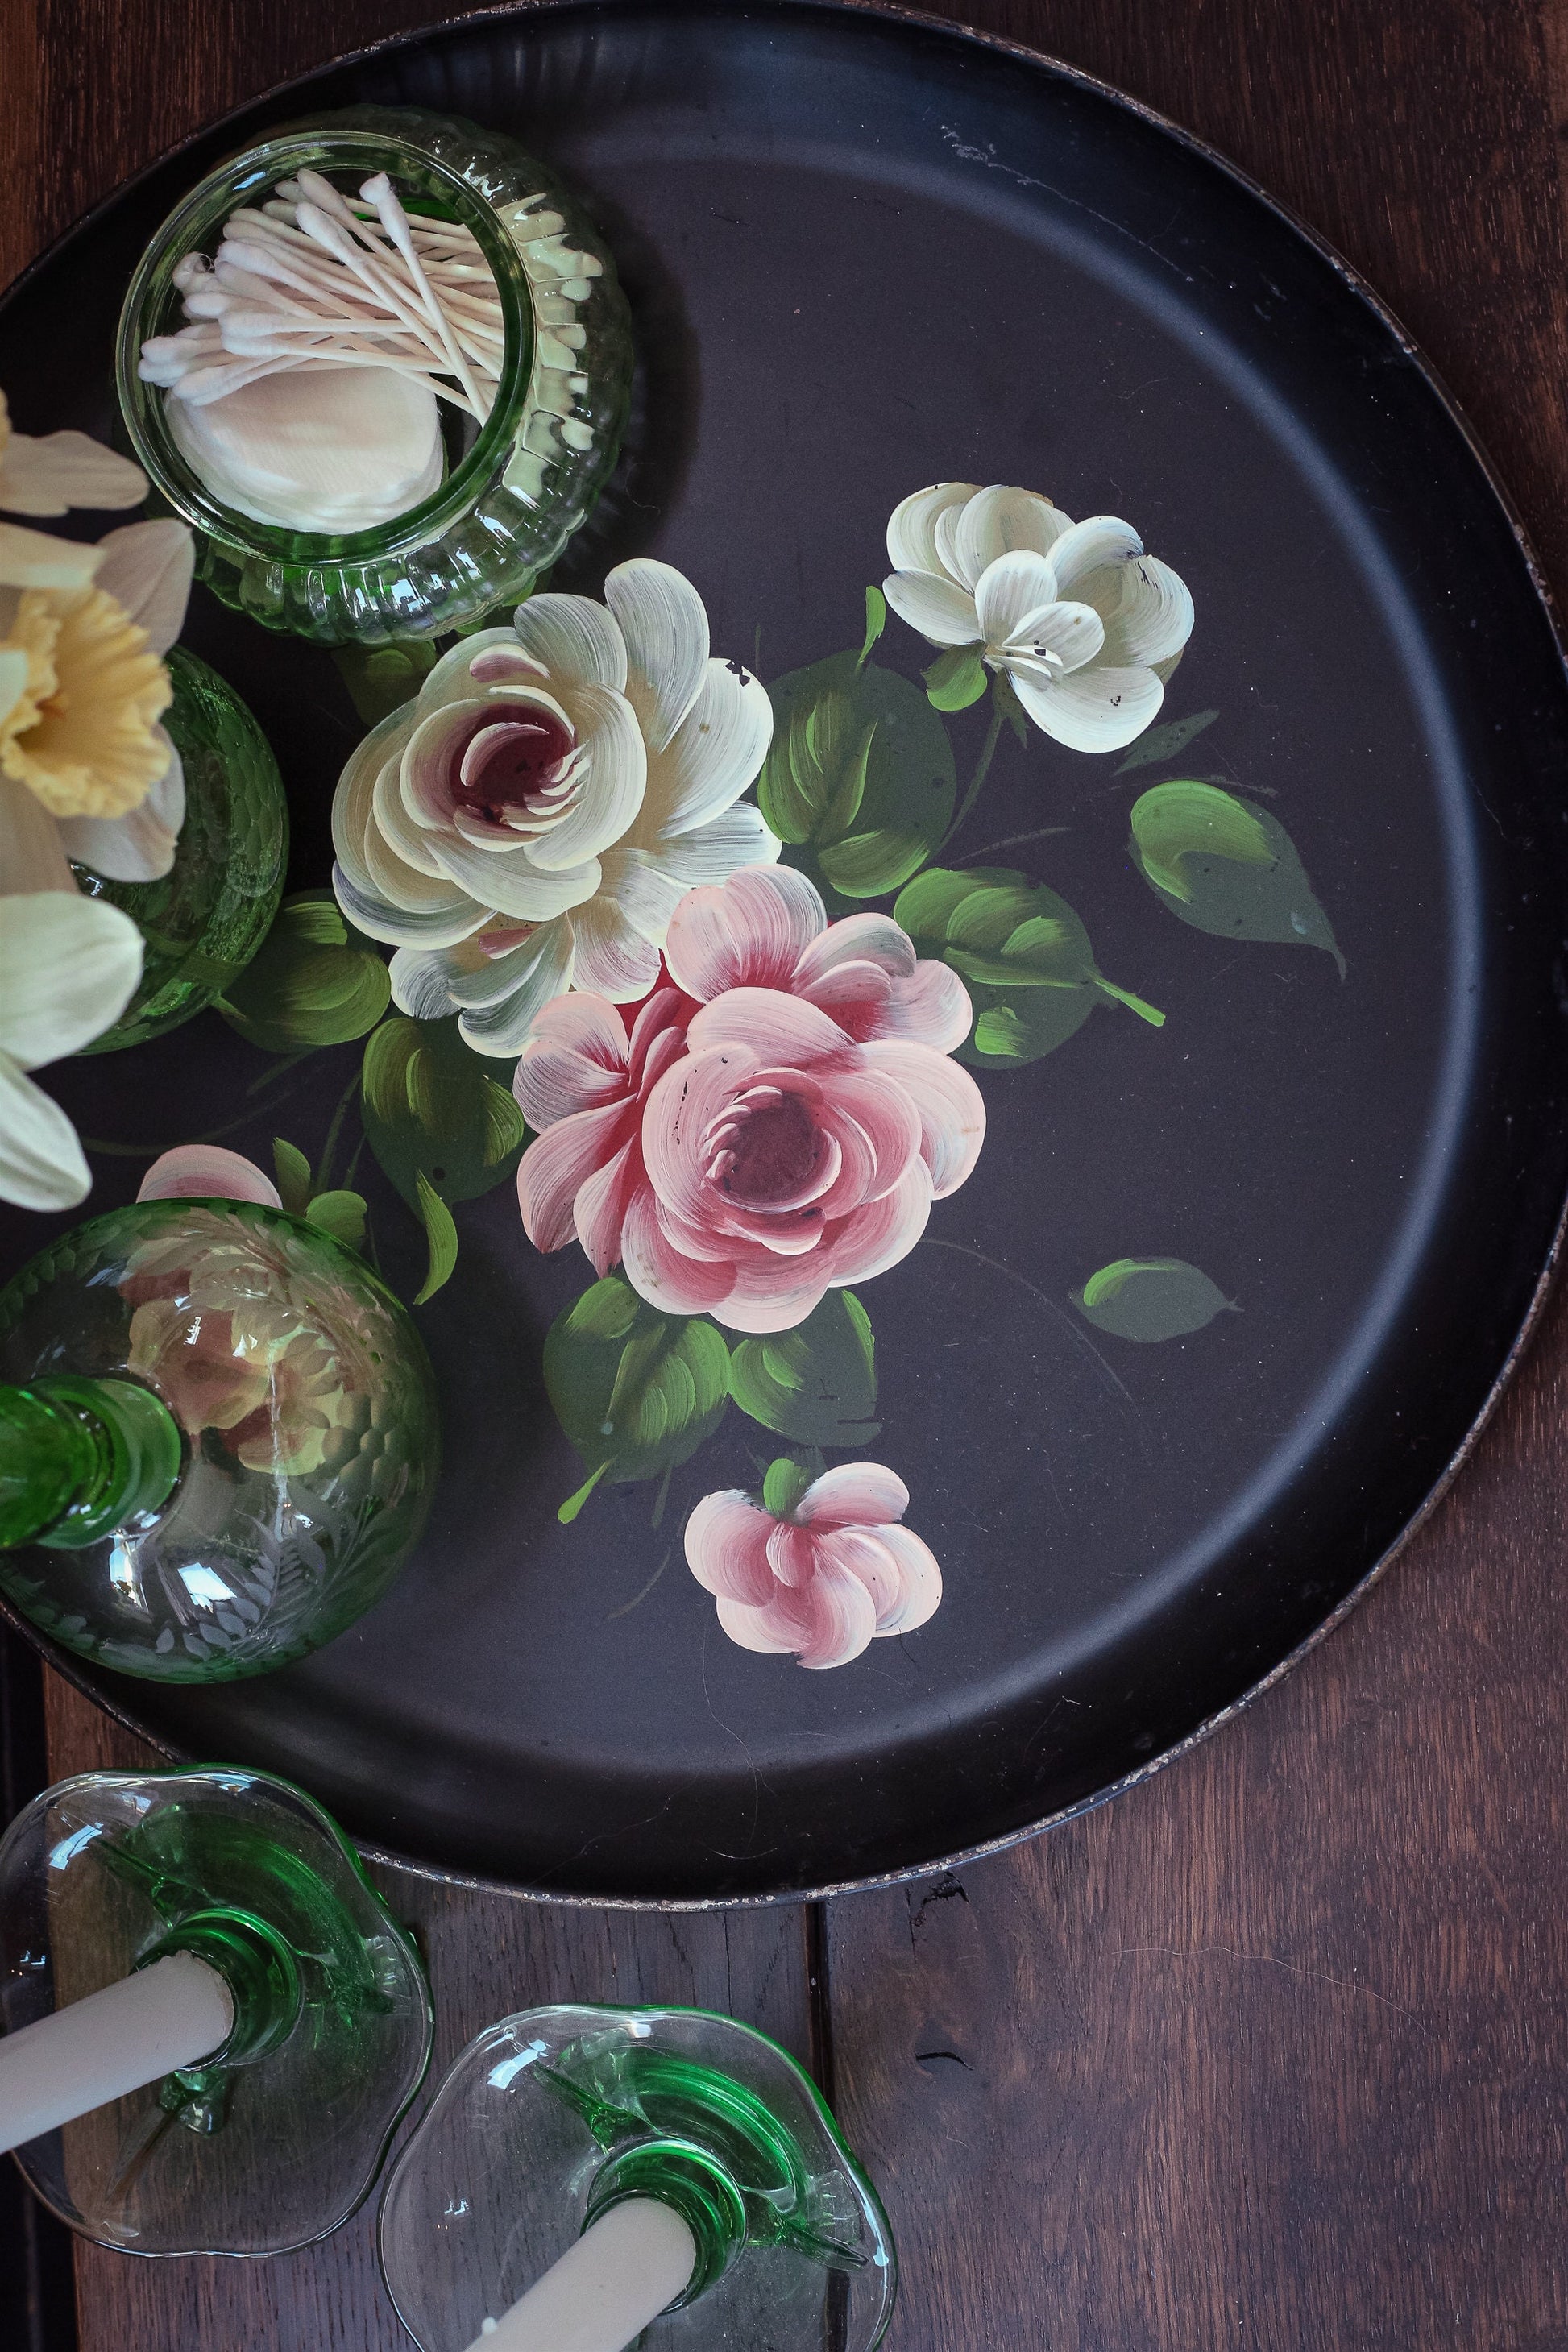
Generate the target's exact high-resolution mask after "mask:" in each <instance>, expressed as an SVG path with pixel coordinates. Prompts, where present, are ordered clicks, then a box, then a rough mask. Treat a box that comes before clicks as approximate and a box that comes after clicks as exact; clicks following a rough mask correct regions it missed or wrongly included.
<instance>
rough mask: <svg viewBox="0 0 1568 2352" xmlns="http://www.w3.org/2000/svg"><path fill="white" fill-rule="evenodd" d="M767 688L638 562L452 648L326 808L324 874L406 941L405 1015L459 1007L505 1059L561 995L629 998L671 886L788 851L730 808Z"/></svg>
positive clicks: (400, 984) (757, 761)
mask: <svg viewBox="0 0 1568 2352" xmlns="http://www.w3.org/2000/svg"><path fill="white" fill-rule="evenodd" d="M772 736H773V707H772V705H771V703H770V702H769V700H768V696H767V690H766V688H764V687H763V685H762V683H761V681H760V680H759V679H757V678H755V677H752V676H751V675H750V674H749V672H748V671H746V670H745V669H744V668H742V666H741V664H740V663H739V662H724V661H719V660H715V659H712V658H710V655H709V638H708V615H707V613H706V611H705V610H704V608H703V604H702V600H701V598H700V596H699V594H698V593H697V591H696V589H695V588H693V586H692V585H691V583H690V582H689V580H687V579H686V578H685V577H684V576H683V575H682V574H681V573H680V572H677V571H675V570H673V569H672V568H671V566H670V565H668V564H667V563H656V562H652V561H650V560H648V559H647V558H643V557H639V558H637V560H636V561H635V562H630V563H623V564H621V565H620V566H618V568H617V569H616V571H614V572H611V573H610V575H609V577H608V579H607V580H606V581H605V603H604V604H595V603H594V602H593V600H592V599H591V598H589V597H586V596H566V595H554V594H545V595H541V596H534V597H531V599H530V601H529V602H528V603H527V604H522V605H520V607H519V608H518V612H517V614H516V617H515V620H514V622H513V625H512V626H511V627H510V629H486V630H483V631H481V632H479V634H478V635H475V636H472V637H468V638H467V639H466V640H465V641H464V642H463V643H462V644H461V645H459V646H455V647H454V648H453V650H452V651H451V652H450V653H448V654H447V655H445V656H443V657H442V659H441V660H440V661H439V662H437V665H436V667H435V668H434V669H433V670H432V671H431V673H430V675H429V677H427V678H426V681H425V684H424V686H423V688H421V689H420V692H419V694H418V696H417V697H416V699H415V700H414V701H413V702H412V703H408V704H405V706H404V708H403V709H401V710H395V711H394V712H393V713H392V715H391V717H390V718H387V719H383V720H382V722H381V724H380V726H378V727H376V728H374V729H373V730H372V731H371V733H370V734H369V735H368V736H367V737H366V738H365V740H364V741H363V743H362V744H361V745H360V746H359V749H358V750H357V751H355V753H354V755H353V758H352V759H351V760H350V761H349V763H348V765H347V767H346V768H345V769H344V770H343V772H342V778H341V780H340V782H339V784H338V789H337V793H336V797H335V799H334V801H333V803H332V839H333V843H334V845H335V847H336V850H337V865H336V866H335V867H334V869H333V876H332V887H333V888H334V889H335V891H336V893H337V897H338V903H339V904H340V906H341V907H342V910H343V913H344V914H345V915H346V916H347V917H348V919H349V920H350V921H351V922H352V923H354V924H355V925H357V926H358V928H359V929H361V930H363V931H365V932H368V933H369V935H370V936H371V938H373V939H378V940H386V941H387V942H388V943H389V944H390V945H392V946H394V947H395V948H396V950H397V953H396V954H395V956H394V957H393V959H392V992H393V996H394V999H395V1002H396V1003H397V1004H398V1005H399V1006H400V1007H401V1009H402V1010H403V1011H404V1012H405V1013H413V1014H414V1015H415V1016H416V1018H417V1019H420V1020H426V1021H429V1020H437V1019H440V1018H441V1017H442V1016H444V1015H446V1014H447V1013H460V1014H461V1016H462V1034H463V1035H464V1036H465V1037H466V1038H467V1040H468V1044H469V1045H472V1046H474V1047H475V1048H476V1050H477V1051H478V1052H479V1053H481V1054H493V1055H510V1056H515V1055H517V1054H518V1053H519V1052H520V1051H521V1046H522V1043H523V1040H524V1038H525V1037H526V1035H527V1034H528V1029H529V1024H530V1023H531V1021H532V1019H533V1016H534V1014H535V1013H537V1012H538V1011H539V1010H540V1008H541V1007H542V1005H544V1004H546V1003H549V1002H550V1000H551V999H552V997H555V996H560V995H562V994H563V993H564V992H565V991H566V990H568V989H570V988H577V989H583V990H586V991H588V992H591V993H593V994H595V995H597V996H604V997H608V998H609V999H610V1001H611V1002H612V1003H617V1004H630V1003H636V1002H637V1000H638V999H639V998H640V997H643V996H646V995H647V992H648V991H649V989H651V988H652V986H653V985H654V982H655V981H656V980H657V978H658V967H659V951H660V950H661V948H662V946H663V944H664V936H665V932H666V930H667V929H668V925H669V919H670V917H671V915H673V913H674V912H675V909H676V908H677V906H678V905H679V902H680V900H681V898H683V897H684V896H685V894H686V892H687V891H688V890H689V889H692V888H694V887H697V886H698V885H699V884H701V883H716V882H723V881H726V880H727V879H728V877H730V876H731V874H732V873H734V872H735V871H736V870H737V868H738V867H740V866H758V865H771V864H773V861H774V860H775V859H776V858H777V856H778V854H779V844H778V842H777V840H776V839H775V838H774V836H773V834H772V833H770V832H769V830H768V828H767V826H766V825H765V824H763V819H762V815H761V814H760V812H759V811H758V810H757V809H755V808H754V807H752V806H751V805H750V804H741V794H742V793H743V792H744V791H745V789H746V787H747V785H748V784H750V783H751V782H752V781H753V779H754V778H755V776H756V774H757V772H758V770H759V769H760V768H761V766H762V764H763V759H764V757H765V755H766V752H767V749H768V744H769V742H770V740H772Z"/></svg>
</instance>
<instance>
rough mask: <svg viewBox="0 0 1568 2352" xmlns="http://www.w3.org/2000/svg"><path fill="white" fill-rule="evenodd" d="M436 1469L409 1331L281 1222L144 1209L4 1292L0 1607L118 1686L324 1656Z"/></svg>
mask: <svg viewBox="0 0 1568 2352" xmlns="http://www.w3.org/2000/svg"><path fill="white" fill-rule="evenodd" d="M438 1458H439V1440H438V1433H437V1410H436V1396H435V1382H434V1378H433V1375H432V1373H431V1370H430V1364H429V1360H428V1358H427V1357H426V1353H425V1349H424V1346H423V1343H422V1342H421V1340H420V1339H419V1336H418V1333H417V1332H416V1330H415V1328H414V1326H413V1324H412V1323H411V1322H410V1320H409V1318H408V1316H407V1314H406V1312H405V1309H404V1307H402V1305H401V1304H400V1303H399V1301H398V1300H397V1299H395V1297H393V1295H392V1293H391V1292H390V1291H389V1290H387V1289H386V1288H385V1287H384V1285H383V1284H382V1283H381V1282H379V1281H378V1280H377V1279H376V1277H375V1276H374V1275H373V1274H372V1273H371V1272H370V1271H369V1269H368V1268H367V1267H366V1266H365V1265H363V1264H362V1262H361V1261H360V1259H359V1258H358V1257H356V1256H355V1255H354V1254H353V1251H352V1250H349V1249H346V1248H343V1247H342V1246H341V1245H340V1244H338V1243H336V1242H334V1241H332V1240H331V1239H330V1238H329V1237H328V1236H327V1235H326V1234H323V1233H322V1232H321V1231H320V1230H319V1229H318V1228H317V1227H315V1226H312V1225H309V1224H306V1223H303V1222H302V1221H301V1220H300V1219H298V1218H295V1217H290V1216H287V1215H285V1214H283V1213H281V1212H279V1211H277V1210H273V1209H265V1208H260V1207H258V1206H256V1205H255V1204H254V1203H252V1202H244V1201H226V1200H210V1201H194V1200H171V1201H144V1202H137V1203H136V1204H135V1205H134V1206H133V1207H132V1208H126V1209H116V1210H114V1211H112V1212H111V1213H110V1214H109V1215H108V1216H104V1217H98V1218H95V1219H94V1220H93V1221H92V1222H91V1223H89V1224H85V1225H80V1226H79V1227H77V1229H76V1230H75V1231H74V1232H72V1233H69V1234H67V1235H66V1236H65V1237H64V1238H63V1239H62V1240H60V1241H58V1242H56V1243H54V1244H52V1246H51V1247H50V1248H48V1249H47V1250H45V1251H44V1252H43V1253H42V1255H40V1256H38V1257H36V1258H35V1259H34V1260H33V1261H32V1263H31V1265H27V1266H26V1267H25V1268H24V1269H23V1271H22V1272H21V1273H20V1274H18V1275H17V1276H16V1277H15V1279H14V1280H13V1281H12V1282H11V1283H10V1284H9V1285H8V1286H6V1288H5V1290H4V1291H0V1546H3V1547H5V1548H4V1549H0V1591H4V1593H5V1597H6V1598H7V1600H9V1601H11V1602H12V1604H13V1605H14V1606H15V1607H16V1609H18V1610H19V1611H20V1612H22V1613H23V1615H25V1616H26V1617H27V1618H29V1619H30V1620H31V1621H32V1622H33V1623H34V1624H36V1625H37V1626H38V1627H39V1628H40V1629H41V1630H42V1631H43V1632H44V1633H47V1634H49V1635H51V1636H52V1637H53V1639H54V1640H56V1641H57V1642H59V1643H63V1644H64V1645H65V1646H66V1648H68V1649H70V1650H74V1651H75V1652H77V1653H78V1654H79V1656H82V1657H85V1658H91V1659H93V1660H95V1661H96V1662H97V1663H98V1664H101V1665H105V1666H112V1667H114V1668H115V1669H117V1670H118V1671H119V1672H121V1673H122V1674H130V1675H145V1676H149V1677H151V1678H153V1679H155V1680H159V1681H165V1682H223V1681H227V1680H231V1679H233V1678H235V1677H237V1676H239V1675H258V1674H268V1673H270V1672H271V1671H272V1669H273V1668H275V1667H277V1666H281V1665H286V1664H288V1663H289V1660H290V1659H292V1658H297V1657H300V1656H301V1655H303V1654H304V1653H305V1652H306V1651H308V1650H313V1649H317V1648H319V1647H320V1645H321V1643H323V1642H330V1641H331V1639H332V1637H333V1636H334V1635H335V1634H337V1633H342V1630H343V1628H344V1627H345V1626H346V1625H349V1624H351V1623H352V1622H353V1620H354V1619H355V1618H356V1617H359V1616H361V1615H362V1614H363V1612H364V1611H365V1610H366V1609H368V1608H370V1607H371V1605H372V1604H373V1602H374V1601H378V1600H379V1599H380V1598H381V1595H382V1594H383V1593H384V1591H386V1589H387V1587H388V1586H389V1585H390V1584H391V1582H392V1580H393V1579H394V1578H395V1575H396V1574H397V1571H398V1570H399V1568H400V1567H401V1565H402V1563H403V1560H404V1558H405V1555H406V1553H407V1551H408V1549H409V1547H410V1545H411V1544H413V1543H414V1542H415V1541H416V1538H417V1537H418V1535H419V1532H420V1530H421V1528H423V1526H424V1523H425V1518H426V1513H427V1511H428V1508H429V1504H430V1497H431V1493H432V1491H433V1488H434V1486H435V1482H436V1476H437V1467H438Z"/></svg>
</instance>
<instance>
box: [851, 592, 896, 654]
mask: <svg viewBox="0 0 1568 2352" xmlns="http://www.w3.org/2000/svg"><path fill="white" fill-rule="evenodd" d="M887 625H888V600H887V598H886V597H885V596H884V595H883V593H882V592H881V590H880V589H879V588H868V589H867V591H866V635H865V639H864V642H863V643H862V645H861V647H860V658H859V660H858V662H857V663H856V665H855V667H856V668H857V669H864V668H865V667H866V664H867V662H868V660H869V659H870V656H871V648H872V646H874V645H875V644H876V642H877V640H878V638H879V636H880V635H881V634H882V632H883V630H884V629H885V628H886V627H887Z"/></svg>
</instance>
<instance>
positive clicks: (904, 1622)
mask: <svg viewBox="0 0 1568 2352" xmlns="http://www.w3.org/2000/svg"><path fill="white" fill-rule="evenodd" d="M877 1540H878V1542H879V1543H880V1544H885V1545H886V1547H887V1549H889V1551H890V1552H891V1553H892V1555H893V1559H894V1560H895V1562H896V1563H897V1566H898V1569H899V1571H900V1577H901V1579H902V1584H903V1590H902V1593H901V1596H900V1600H899V1601H898V1603H897V1604H896V1605H895V1607H894V1608H893V1609H891V1610H890V1611H889V1612H888V1614H887V1615H886V1616H885V1617H879V1618H878V1620H877V1631H878V1633H913V1632H914V1630H915V1628H916V1626H917V1625H923V1624H924V1623H925V1622H926V1620H927V1619H928V1618H929V1617H932V1616H934V1615H935V1613H936V1611H937V1609H938V1608H939V1607H940V1605H941V1602H942V1570H941V1569H940V1568H939V1567H938V1565H937V1560H936V1554H935V1553H934V1552H933V1551H932V1550H931V1546H930V1545H929V1544H925V1543H922V1542H921V1538H920V1537H919V1536H917V1535H916V1533H915V1531H914V1529H913V1528H901V1527H898V1526H894V1527H890V1528H889V1527H883V1528H878V1529H877Z"/></svg>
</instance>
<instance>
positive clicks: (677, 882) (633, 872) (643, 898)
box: [579, 849, 733, 986]
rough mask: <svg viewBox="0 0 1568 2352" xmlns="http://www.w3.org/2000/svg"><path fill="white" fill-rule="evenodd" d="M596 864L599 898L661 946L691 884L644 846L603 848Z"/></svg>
mask: <svg viewBox="0 0 1568 2352" xmlns="http://www.w3.org/2000/svg"><path fill="white" fill-rule="evenodd" d="M599 863H600V865H601V866H603V868H604V873H605V878H604V881H603V882H602V884H601V885H600V895H601V897H604V898H611V899H613V900H614V901H615V903H616V906H617V907H618V908H620V910H621V913H622V914H623V915H624V916H625V918H626V921H627V922H628V923H629V924H630V925H631V926H632V929H634V930H636V931H638V932H640V933H641V935H642V937H643V938H644V939H645V940H647V941H648V942H649V944H650V945H651V946H652V947H653V948H654V949H655V950H658V949H659V948H661V947H662V946H663V945H664V935H665V933H666V932H667V931H668V929H669V919H670V917H671V916H672V915H673V914H674V912H675V910H676V908H677V907H679V904H680V902H681V900H682V898H685V896H686V894H687V892H688V890H689V889H690V887H691V885H690V883H689V882H687V881H685V880H683V879H682V877H681V876H680V875H679V874H678V873H671V872H670V871H669V870H668V868H667V867H666V866H665V865H664V864H663V862H662V861H661V860H660V859H658V857H656V856H654V855H653V854H652V853H651V851H649V850H646V849H606V850H605V854H604V856H603V857H601V859H600V860H599ZM732 870H733V869H732V868H731V867H726V868H725V871H724V873H723V874H721V875H718V876H716V877H714V878H715V879H716V880H718V881H721V882H722V881H725V880H727V879H728V877H729V875H730V873H731V871H732ZM581 911H582V910H581V909H579V912H581ZM656 961H657V957H656ZM583 985H584V986H586V985H587V983H586V982H584V983H583Z"/></svg>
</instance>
